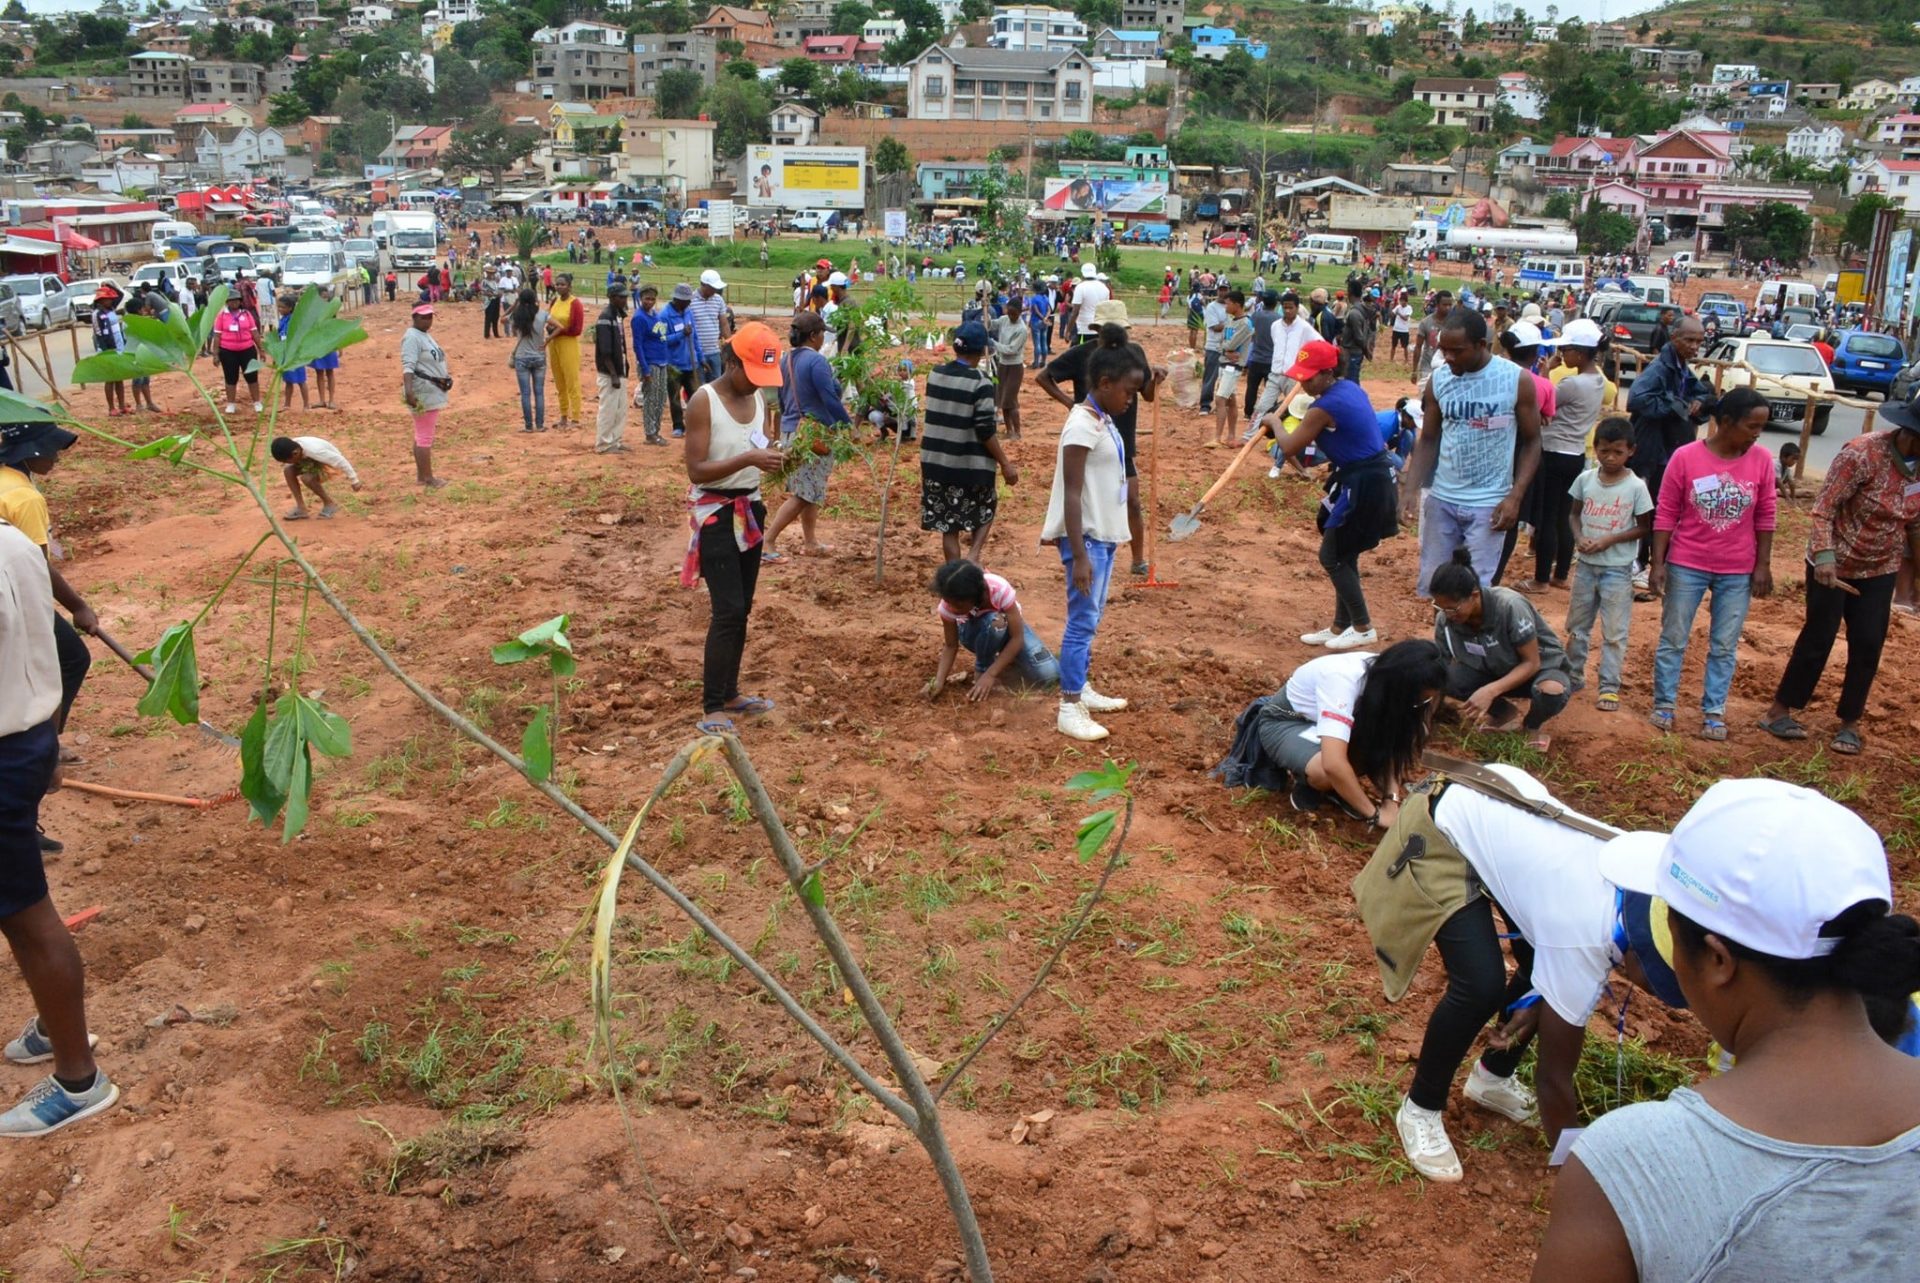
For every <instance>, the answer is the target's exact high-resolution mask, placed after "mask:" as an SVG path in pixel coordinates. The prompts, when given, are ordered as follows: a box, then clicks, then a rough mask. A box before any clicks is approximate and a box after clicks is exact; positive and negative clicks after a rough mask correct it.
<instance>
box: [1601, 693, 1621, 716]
mask: <svg viewBox="0 0 1920 1283" xmlns="http://www.w3.org/2000/svg"><path fill="white" fill-rule="evenodd" d="M1599 707H1600V711H1601V712H1603V713H1617V712H1619V711H1620V692H1619V691H1602V692H1601V694H1600V700H1599Z"/></svg>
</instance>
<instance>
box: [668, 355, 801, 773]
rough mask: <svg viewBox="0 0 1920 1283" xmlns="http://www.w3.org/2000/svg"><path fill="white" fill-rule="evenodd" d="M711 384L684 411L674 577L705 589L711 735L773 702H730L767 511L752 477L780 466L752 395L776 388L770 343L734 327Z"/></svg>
mask: <svg viewBox="0 0 1920 1283" xmlns="http://www.w3.org/2000/svg"><path fill="white" fill-rule="evenodd" d="M721 352H722V357H723V360H724V366H723V369H722V371H721V374H720V377H719V378H717V379H715V380H714V381H713V382H711V383H708V384H706V385H704V386H702V387H701V388H699V389H698V390H697V391H695V392H694V394H693V398H692V399H691V400H690V401H688V402H687V413H686V426H687V433H686V452H687V456H686V457H687V477H688V479H689V480H691V481H692V482H693V488H692V490H691V491H689V492H688V495H687V506H688V507H689V508H690V509H692V512H693V517H692V522H691V525H692V529H693V537H692V539H691V540H689V541H688V544H687V558H686V562H685V564H684V565H683V566H682V567H681V570H680V582H681V583H682V584H684V585H686V586H687V587H692V586H693V584H694V582H695V581H696V580H699V579H702V578H704V579H705V580H706V581H707V598H708V601H709V602H710V603H711V606H712V617H711V619H710V620H709V622H708V624H707V648H706V663H705V672H704V678H703V682H702V691H701V708H702V716H701V719H700V723H699V726H700V730H701V731H702V732H703V733H705V734H709V735H718V734H722V733H724V732H727V731H731V730H732V729H733V719H732V718H731V717H729V716H727V714H729V713H735V714H743V715H745V716H748V717H758V716H760V715H761V714H763V713H767V712H770V711H772V709H773V701H772V700H769V699H762V698H760V697H759V696H753V695H742V694H741V693H740V660H741V656H742V655H743V654H744V653H745V651H746V647H747V615H748V613H749V612H751V611H752V609H753V588H754V584H755V583H756V582H757V581H758V580H759V578H760V543H761V532H760V527H761V523H763V522H764V521H765V520H766V519H767V506H766V505H765V504H764V503H762V502H761V501H760V473H761V472H762V470H764V469H778V468H779V467H780V466H781V464H782V462H783V460H784V457H785V456H783V455H782V454H781V453H780V451H778V450H776V449H773V448H772V446H771V444H770V443H769V442H768V440H767V434H766V427H765V422H764V420H765V414H766V404H765V402H763V401H762V400H761V399H760V392H759V389H761V388H777V387H779V386H780V342H779V340H778V339H776V338H774V336H773V331H772V330H770V329H768V328H767V327H766V326H765V325H763V324H761V323H760V322H758V321H755V322H753V323H751V324H748V325H743V326H741V327H740V329H739V331H738V332H736V333H735V334H734V335H733V337H732V338H731V339H729V340H727V341H726V342H725V343H724V344H723V345H722V348H721Z"/></svg>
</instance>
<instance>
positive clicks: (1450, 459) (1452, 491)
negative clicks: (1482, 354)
mask: <svg viewBox="0 0 1920 1283" xmlns="http://www.w3.org/2000/svg"><path fill="white" fill-rule="evenodd" d="M1521 374H1522V371H1521V369H1520V367H1519V366H1517V365H1515V364H1514V363H1513V362H1512V361H1503V360H1501V359H1500V358H1498V357H1495V356H1489V357H1488V358H1487V363H1486V364H1485V365H1484V366H1482V367H1480V368H1479V369H1478V370H1475V371H1474V372H1473V373H1472V374H1466V375H1457V374H1455V373H1454V372H1453V371H1452V370H1451V369H1449V368H1448V367H1447V365H1446V363H1445V362H1444V361H1437V362H1435V363H1434V367H1433V378H1432V380H1431V381H1430V382H1429V383H1428V384H1427V388H1428V390H1429V391H1430V392H1432V393H1433V399H1434V400H1435V401H1436V402H1438V403H1439V405H1440V457H1439V461H1438V462H1437V463H1436V465H1435V467H1434V470H1433V487H1432V488H1433V497H1434V498H1436V499H1438V500H1440V501H1441V502H1442V503H1450V504H1454V505H1455V506H1457V507H1461V508H1491V507H1494V506H1495V505H1496V504H1498V503H1499V502H1500V501H1501V500H1502V499H1504V498H1506V497H1507V491H1509V490H1511V489H1513V452H1514V445H1515V442H1516V441H1517V440H1518V438H1519V428H1518V426H1517V424H1516V423H1515V421H1514V415H1513V403H1514V399H1515V397H1517V396H1518V395H1519V389H1520V376H1521Z"/></svg>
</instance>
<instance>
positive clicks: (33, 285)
mask: <svg viewBox="0 0 1920 1283" xmlns="http://www.w3.org/2000/svg"><path fill="white" fill-rule="evenodd" d="M0 279H4V280H5V282H6V284H7V285H9V286H11V287H12V289H13V293H14V297H15V298H17V299H19V300H20V315H21V318H22V319H23V320H24V321H25V322H26V323H27V324H28V325H31V326H34V327H36V328H38V329H42V330H44V329H46V328H47V327H48V326H49V325H52V324H54V323H55V322H59V323H60V324H62V325H64V324H66V323H67V322H68V321H71V320H72V319H73V305H72V304H71V303H69V302H68V301H67V287H66V285H65V284H63V283H62V282H61V280H60V278H59V277H57V276H54V275H52V274H51V273H45V272H29V273H26V274H24V275H21V276H8V277H5V278H0Z"/></svg>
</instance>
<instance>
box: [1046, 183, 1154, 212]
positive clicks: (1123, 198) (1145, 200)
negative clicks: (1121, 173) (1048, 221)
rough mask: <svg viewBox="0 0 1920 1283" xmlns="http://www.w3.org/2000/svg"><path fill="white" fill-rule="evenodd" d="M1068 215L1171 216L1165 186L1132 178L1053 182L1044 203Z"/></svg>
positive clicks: (1049, 184)
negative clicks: (1139, 181) (1137, 181)
mask: <svg viewBox="0 0 1920 1283" xmlns="http://www.w3.org/2000/svg"><path fill="white" fill-rule="evenodd" d="M1042 204H1044V205H1045V206H1046V207H1047V208H1048V209H1057V210H1059V211H1061V212H1062V213H1067V214H1093V213H1102V214H1158V215H1163V216H1164V215H1165V214H1166V212H1167V185H1166V184H1165V183H1136V182H1134V181H1133V180H1132V179H1128V178H1049V179H1048V180H1047V188H1046V195H1045V198H1044V199H1043V201H1042Z"/></svg>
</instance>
